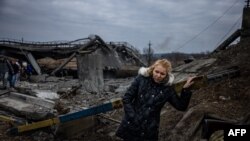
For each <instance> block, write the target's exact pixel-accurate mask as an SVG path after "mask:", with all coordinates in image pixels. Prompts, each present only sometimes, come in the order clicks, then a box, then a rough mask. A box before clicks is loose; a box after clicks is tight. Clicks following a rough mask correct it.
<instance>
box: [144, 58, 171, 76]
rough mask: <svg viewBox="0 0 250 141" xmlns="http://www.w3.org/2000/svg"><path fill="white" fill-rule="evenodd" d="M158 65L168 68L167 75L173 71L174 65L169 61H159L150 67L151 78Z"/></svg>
mask: <svg viewBox="0 0 250 141" xmlns="http://www.w3.org/2000/svg"><path fill="white" fill-rule="evenodd" d="M158 65H161V66H162V67H164V68H166V70H167V72H166V73H167V74H168V73H169V72H171V71H172V65H171V63H170V62H169V61H168V60H167V59H159V60H157V61H155V62H154V64H153V65H151V66H150V67H149V69H148V73H149V75H150V76H152V75H153V70H154V69H155V67H156V66H158Z"/></svg>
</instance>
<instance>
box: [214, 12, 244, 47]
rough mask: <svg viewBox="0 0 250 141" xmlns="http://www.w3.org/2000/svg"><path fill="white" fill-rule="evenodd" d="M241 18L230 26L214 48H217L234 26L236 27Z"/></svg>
mask: <svg viewBox="0 0 250 141" xmlns="http://www.w3.org/2000/svg"><path fill="white" fill-rule="evenodd" d="M241 17H242V16H240V17H239V18H238V19H237V20H236V22H235V23H234V24H233V25H232V26H231V28H230V29H229V30H228V32H227V33H226V34H225V35H224V36H223V37H222V38H221V39H220V41H218V42H217V44H216V46H218V45H219V44H220V43H221V42H222V41H223V40H224V39H225V38H226V36H227V35H228V34H229V33H230V32H231V31H232V30H233V29H234V27H235V26H236V25H238V23H239V22H240V19H241Z"/></svg>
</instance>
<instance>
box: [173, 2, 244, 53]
mask: <svg viewBox="0 0 250 141" xmlns="http://www.w3.org/2000/svg"><path fill="white" fill-rule="evenodd" d="M239 1H240V0H236V1H235V2H234V3H233V4H232V5H231V6H230V7H229V8H228V9H227V10H226V11H225V12H224V13H223V14H222V15H221V16H220V17H218V18H217V19H216V20H215V21H213V22H212V23H211V24H209V25H208V26H207V27H205V28H204V29H203V30H202V31H200V32H199V33H198V34H196V35H195V36H194V37H192V38H191V39H189V40H188V41H186V42H185V43H184V44H182V45H181V46H180V47H178V48H177V49H175V50H174V51H177V50H179V49H181V48H183V47H185V45H187V44H188V43H190V42H191V41H193V40H194V39H196V38H197V37H199V36H200V35H201V34H202V33H203V32H205V31H206V30H208V29H209V28H210V27H211V26H213V25H214V24H215V23H216V22H217V21H218V20H219V19H221V18H222V17H223V16H225V14H226V13H227V12H228V11H229V10H230V9H231V8H232V7H233V6H234V5H235V4H236V3H238V2H239Z"/></svg>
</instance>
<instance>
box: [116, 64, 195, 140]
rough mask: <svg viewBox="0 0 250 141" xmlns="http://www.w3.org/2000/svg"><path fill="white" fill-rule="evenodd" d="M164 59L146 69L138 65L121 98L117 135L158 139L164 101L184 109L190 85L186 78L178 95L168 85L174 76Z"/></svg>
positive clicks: (189, 79)
mask: <svg viewBox="0 0 250 141" xmlns="http://www.w3.org/2000/svg"><path fill="white" fill-rule="evenodd" d="M171 69H172V68H171V63H170V62H169V61H168V60H167V59H161V60H157V61H156V62H155V63H154V64H153V65H152V66H150V67H149V68H140V70H139V75H138V76H137V77H136V78H135V80H134V81H133V82H132V84H131V86H130V87H129V88H128V90H127V91H126V93H125V95H124V97H123V106H124V111H125V115H124V117H123V120H122V123H121V125H120V126H119V128H118V130H117V132H116V135H117V136H118V137H121V138H122V139H124V140H125V141H145V140H149V141H157V140H158V133H159V122H160V112H161V109H162V107H163V106H164V104H165V103H166V102H169V103H170V104H171V105H173V106H174V107H175V108H176V109H177V110H181V111H184V110H186V108H187V106H188V104H189V100H190V98H191V92H190V91H189V89H188V88H189V86H191V85H192V84H193V81H192V79H193V78H194V77H189V78H188V79H187V82H186V83H185V85H184V86H183V89H182V92H181V96H180V97H179V96H178V95H177V94H176V92H175V90H174V88H173V87H172V86H171V84H172V82H173V81H174V76H173V74H171V73H170V72H171Z"/></svg>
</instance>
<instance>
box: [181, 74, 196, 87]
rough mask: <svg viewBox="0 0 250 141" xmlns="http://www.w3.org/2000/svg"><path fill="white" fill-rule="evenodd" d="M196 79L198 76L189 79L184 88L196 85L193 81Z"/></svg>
mask: <svg viewBox="0 0 250 141" xmlns="http://www.w3.org/2000/svg"><path fill="white" fill-rule="evenodd" d="M194 78H196V76H192V77H188V79H187V81H186V83H185V84H184V86H183V88H189V87H190V86H191V85H193V84H194V81H193V79H194Z"/></svg>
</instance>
